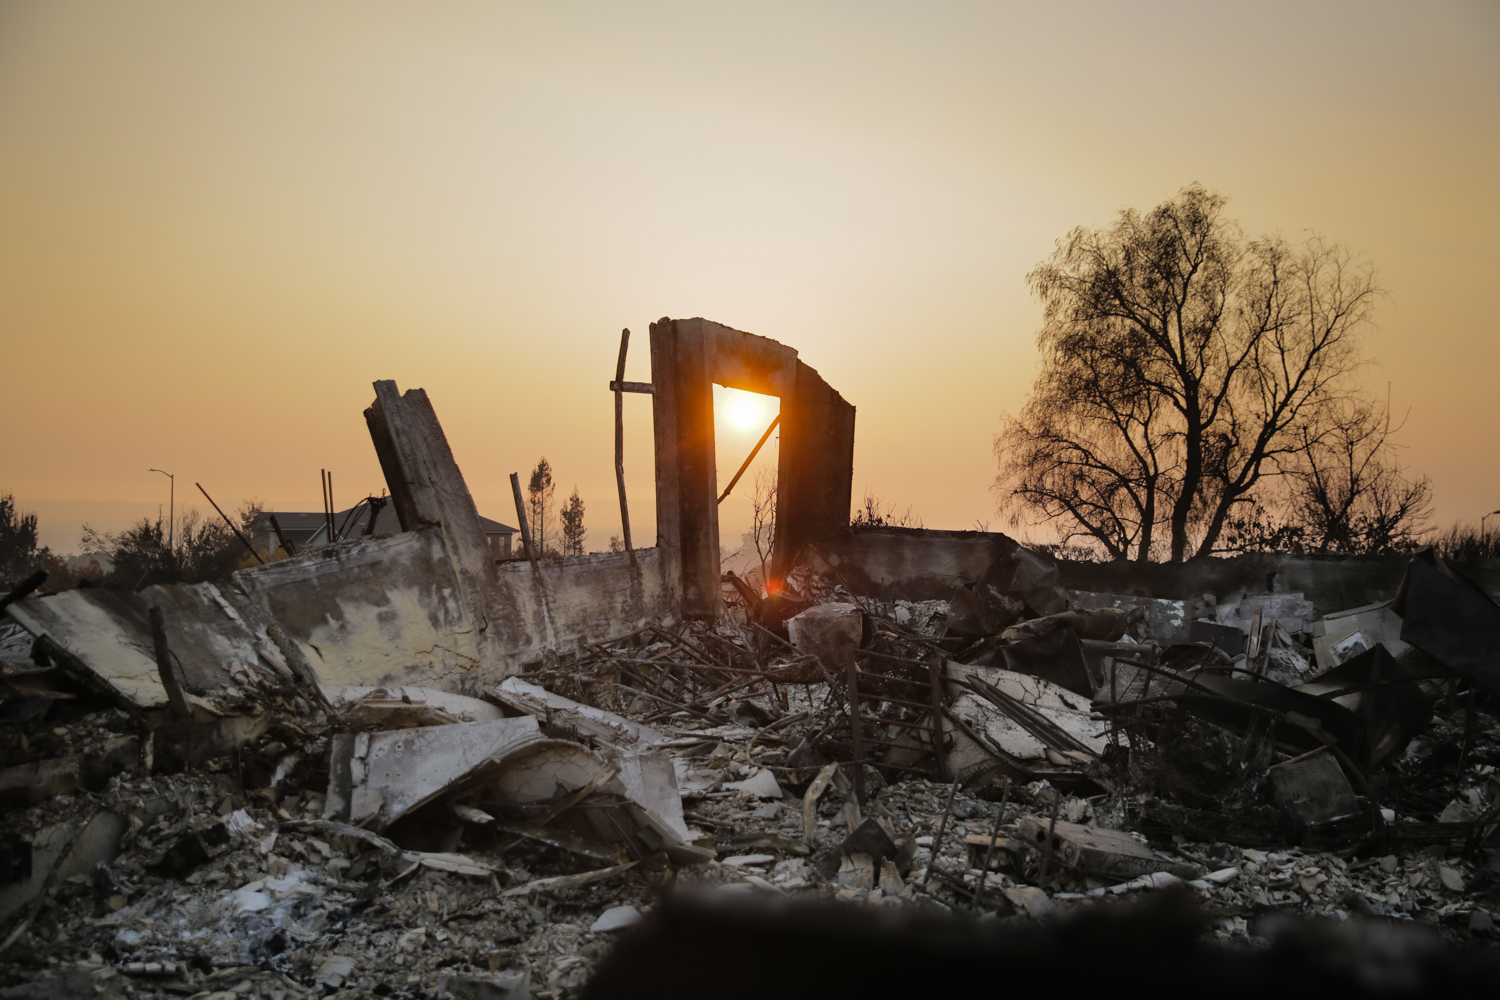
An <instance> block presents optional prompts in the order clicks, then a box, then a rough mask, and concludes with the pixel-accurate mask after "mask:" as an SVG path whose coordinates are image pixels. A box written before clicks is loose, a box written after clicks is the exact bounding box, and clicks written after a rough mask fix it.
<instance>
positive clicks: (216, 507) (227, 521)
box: [193, 483, 266, 566]
mask: <svg viewBox="0 0 1500 1000" xmlns="http://www.w3.org/2000/svg"><path fill="white" fill-rule="evenodd" d="M193 485H194V486H196V487H198V492H199V493H202V494H203V496H204V497H205V498H206V499H207V500H208V502H209V503H211V504H213V507H214V510H218V511H219V516H220V517H222V518H223V519H224V523H225V524H227V525H229V530H230V531H232V532H234V537H235V538H238V539H239V540H240V542H241V543H243V544H244V546H245V548H247V549H249V550H250V554H251V555H252V556H254V557H255V561H256V562H258V563H260V564H261V565H262V566H264V565H265V564H266V561H265V560H264V559H262V558H261V557H260V553H259V552H257V551H255V546H254V545H251V544H250V539H248V538H246V537H245V536H244V534H243V533H242V532H241V531H240V529H239V528H236V527H235V526H234V522H233V521H231V520H230V519H229V515H228V514H226V513H224V512H223V511H222V510H219V505H218V504H216V503H214V498H213V497H211V496H209V495H208V490H205V489H204V488H203V484H202V483H194V484H193Z"/></svg>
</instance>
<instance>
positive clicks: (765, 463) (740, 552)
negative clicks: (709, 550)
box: [713, 383, 781, 596]
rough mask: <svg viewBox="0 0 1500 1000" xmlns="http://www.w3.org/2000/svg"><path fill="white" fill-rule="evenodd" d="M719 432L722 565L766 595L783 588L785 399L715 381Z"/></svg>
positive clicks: (717, 436)
mask: <svg viewBox="0 0 1500 1000" xmlns="http://www.w3.org/2000/svg"><path fill="white" fill-rule="evenodd" d="M713 393H714V436H715V454H716V456H717V461H716V465H717V478H718V482H719V484H720V487H719V495H718V500H717V506H718V517H719V559H720V562H719V565H720V568H721V569H722V570H723V571H724V572H725V573H734V574H735V575H736V576H738V577H739V578H740V579H741V580H743V581H745V582H746V584H747V585H749V586H750V587H751V588H752V589H753V590H754V591H756V592H757V593H758V594H760V595H761V596H770V595H772V594H774V593H776V592H777V590H778V581H777V580H776V579H775V578H774V577H773V576H772V573H771V566H772V562H773V561H774V554H775V544H776V499H777V494H778V493H779V490H778V488H777V487H778V485H779V471H780V470H779V469H778V468H777V464H778V458H779V456H780V451H781V447H780V444H781V442H780V427H781V399H780V397H777V396H769V395H763V394H761V393H756V392H750V391H748V390H745V389H734V388H731V387H728V386H722V385H718V384H717V383H715V385H714V387H713Z"/></svg>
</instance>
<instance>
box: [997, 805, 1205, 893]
mask: <svg viewBox="0 0 1500 1000" xmlns="http://www.w3.org/2000/svg"><path fill="white" fill-rule="evenodd" d="M1048 822H1049V821H1048V820H1047V819H1045V818H1041V817H1037V816H1023V817H1021V820H1020V822H1019V823H1018V824H1017V830H1016V833H1017V839H1018V840H1020V841H1022V842H1023V843H1025V844H1026V845H1027V846H1028V847H1030V848H1032V849H1033V850H1036V851H1042V850H1044V849H1045V847H1046V843H1047V826H1048ZM1052 861H1053V862H1054V863H1056V864H1060V865H1062V866H1063V867H1065V868H1072V869H1074V870H1075V871H1080V872H1083V873H1085V874H1087V875H1097V876H1098V877H1100V878H1107V879H1115V880H1118V881H1122V882H1123V881H1128V880H1130V879H1133V878H1137V877H1139V876H1141V875H1150V874H1152V873H1154V872H1169V873H1171V874H1172V875H1175V876H1177V877H1178V878H1183V879H1194V878H1197V877H1198V869H1197V867H1196V866H1194V865H1189V864H1183V863H1182V862H1180V861H1172V860H1171V859H1169V858H1163V857H1159V856H1158V855H1157V854H1156V853H1155V852H1154V851H1152V850H1151V848H1149V847H1147V846H1146V845H1145V844H1142V843H1141V842H1140V841H1138V840H1136V839H1135V838H1134V837H1132V836H1130V834H1128V833H1123V832H1121V831H1119V830H1105V829H1102V828H1100V827H1094V826H1083V825H1081V824H1079V823H1064V822H1059V823H1058V824H1057V826H1056V828H1055V829H1054V830H1053V834H1052Z"/></svg>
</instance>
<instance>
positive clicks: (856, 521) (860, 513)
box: [849, 486, 922, 528]
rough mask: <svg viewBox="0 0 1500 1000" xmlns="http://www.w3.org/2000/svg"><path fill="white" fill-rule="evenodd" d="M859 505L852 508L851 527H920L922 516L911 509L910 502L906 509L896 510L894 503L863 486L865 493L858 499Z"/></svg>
mask: <svg viewBox="0 0 1500 1000" xmlns="http://www.w3.org/2000/svg"><path fill="white" fill-rule="evenodd" d="M859 504H860V505H859V506H858V507H856V508H855V509H854V516H853V517H851V518H850V519H849V526H850V527H851V528H920V527H921V526H922V518H921V517H920V516H918V515H916V514H913V513H912V511H911V504H907V505H906V509H905V510H903V511H900V512H898V511H897V510H896V505H895V504H893V503H892V504H887V503H886V502H885V501H884V500H882V499H881V498H880V497H878V496H876V495H875V494H873V493H871V492H870V488H869V487H868V486H866V487H865V495H864V496H863V497H862V498H861V499H860V501H859Z"/></svg>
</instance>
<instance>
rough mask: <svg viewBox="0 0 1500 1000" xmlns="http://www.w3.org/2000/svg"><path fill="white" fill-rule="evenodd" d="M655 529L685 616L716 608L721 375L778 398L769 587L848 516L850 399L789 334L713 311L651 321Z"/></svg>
mask: <svg viewBox="0 0 1500 1000" xmlns="http://www.w3.org/2000/svg"><path fill="white" fill-rule="evenodd" d="M651 379H652V384H653V385H654V387H655V392H654V394H653V397H652V399H653V407H654V409H653V414H654V417H655V437H656V530H657V547H658V548H659V549H660V550H661V553H662V561H663V568H664V570H665V571H666V572H667V573H668V574H670V575H671V576H672V577H673V578H675V579H678V580H680V581H681V588H682V605H681V611H682V614H683V616H684V617H689V618H705V619H706V618H712V617H714V615H715V614H717V612H718V607H719V579H720V573H719V513H718V491H717V477H716V454H715V448H714V407H713V385H714V383H718V384H719V385H723V386H727V387H729V388H733V389H744V390H747V391H749V392H758V393H762V394H765V395H770V396H777V397H779V398H780V400H781V444H780V455H779V459H778V464H777V496H776V541H775V547H774V549H773V551H772V557H771V565H772V570H771V572H772V577H773V579H772V581H771V584H772V586H775V584H776V582H777V581H779V580H782V579H784V578H785V575H786V573H787V571H788V570H789V569H790V568H791V566H792V564H793V563H794V561H795V560H796V559H797V557H798V555H799V554H800V553H801V552H802V550H803V548H804V547H805V546H807V545H808V544H811V543H816V542H819V541H821V540H823V539H825V538H827V537H830V536H831V535H833V534H835V533H837V532H840V531H842V530H844V529H846V528H847V527H848V526H849V507H850V501H851V499H852V490H853V483H854V407H853V406H852V405H851V404H850V403H848V402H846V401H845V400H844V398H843V397H842V396H840V395H839V394H838V392H837V391H835V390H834V389H833V387H832V386H830V385H829V384H828V383H827V382H825V381H824V380H823V378H822V376H820V375H819V374H818V373H817V371H816V370H815V369H813V368H811V367H810V366H808V365H807V364H805V363H804V362H803V361H802V360H801V359H799V358H798V357H797V352H796V351H795V350H794V349H792V348H790V347H787V346H786V345H785V344H781V343H778V342H776V341H774V340H771V339H770V338H769V337H758V336H756V335H755V334H753V333H745V332H743V331H741V330H733V329H730V328H729V327H727V326H722V325H720V324H718V323H714V322H710V321H709V320H706V319H701V318H700V319H677V320H674V319H667V318H665V317H664V318H662V319H661V320H659V321H657V322H656V323H653V324H651Z"/></svg>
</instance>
